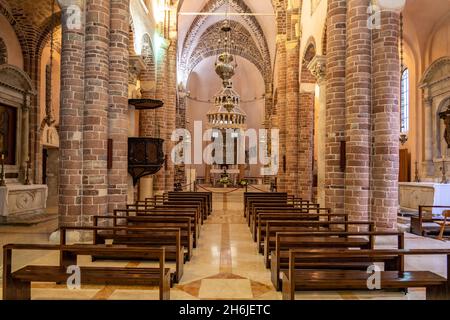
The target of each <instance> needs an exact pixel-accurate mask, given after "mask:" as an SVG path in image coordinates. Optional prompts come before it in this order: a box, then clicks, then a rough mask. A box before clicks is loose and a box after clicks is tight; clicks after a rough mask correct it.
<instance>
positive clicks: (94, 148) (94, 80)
mask: <svg viewBox="0 0 450 320" xmlns="http://www.w3.org/2000/svg"><path fill="white" fill-rule="evenodd" d="M127 22H128V20H127ZM109 25H110V1H109V0H87V5H86V42H85V48H86V51H85V53H86V55H85V59H86V61H85V63H86V68H85V104H84V121H83V156H84V161H83V212H82V219H83V223H90V220H91V219H90V217H91V216H93V215H104V214H106V213H107V202H108V195H107V193H108V190H107V188H108V185H107V182H108V181H107V179H108V174H107V163H106V159H107V149H106V148H107V138H108V116H107V110H108V102H109V81H108V80H109V54H108V52H109V39H110V35H109Z"/></svg>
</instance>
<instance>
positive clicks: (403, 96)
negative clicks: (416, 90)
mask: <svg viewBox="0 0 450 320" xmlns="http://www.w3.org/2000/svg"><path fill="white" fill-rule="evenodd" d="M400 131H401V132H402V133H404V132H408V131H409V70H408V68H405V69H403V72H402V80H401V89H400Z"/></svg>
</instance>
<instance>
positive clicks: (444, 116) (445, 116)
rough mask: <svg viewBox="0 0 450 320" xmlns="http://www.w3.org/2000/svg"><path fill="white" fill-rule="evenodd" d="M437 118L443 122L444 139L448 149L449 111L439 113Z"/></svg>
mask: <svg viewBox="0 0 450 320" xmlns="http://www.w3.org/2000/svg"><path fill="white" fill-rule="evenodd" d="M439 117H440V118H441V119H442V120H444V125H445V131H444V139H445V142H447V146H448V147H449V148H450V109H447V111H444V112H441V113H440V114H439Z"/></svg>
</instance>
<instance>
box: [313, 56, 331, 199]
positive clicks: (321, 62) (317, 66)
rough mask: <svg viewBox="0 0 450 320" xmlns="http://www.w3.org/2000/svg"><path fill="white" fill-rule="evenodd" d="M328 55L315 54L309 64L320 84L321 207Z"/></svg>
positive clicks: (318, 169)
mask: <svg viewBox="0 0 450 320" xmlns="http://www.w3.org/2000/svg"><path fill="white" fill-rule="evenodd" d="M326 63H327V61H326V57H324V56H315V57H314V59H313V60H311V62H310V64H309V65H308V69H309V71H310V72H311V73H312V74H313V75H314V76H315V77H316V79H317V84H318V86H319V114H318V127H317V128H316V134H317V146H316V148H317V202H318V203H319V204H320V206H321V207H326V205H325V172H326V171H325V166H326V160H325V151H326V139H327V135H326V128H327V126H326V121H327V106H326V103H327V83H326Z"/></svg>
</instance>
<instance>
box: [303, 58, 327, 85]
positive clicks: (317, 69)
mask: <svg viewBox="0 0 450 320" xmlns="http://www.w3.org/2000/svg"><path fill="white" fill-rule="evenodd" d="M307 68H308V70H309V71H310V72H311V73H312V74H313V75H314V76H315V77H316V79H317V82H318V83H319V84H321V83H323V82H325V80H326V75H327V58H326V57H325V56H315V57H314V58H313V59H312V60H311V62H310V63H309V64H308V66H307Z"/></svg>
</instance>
